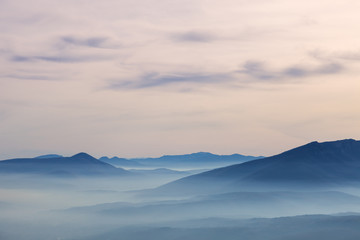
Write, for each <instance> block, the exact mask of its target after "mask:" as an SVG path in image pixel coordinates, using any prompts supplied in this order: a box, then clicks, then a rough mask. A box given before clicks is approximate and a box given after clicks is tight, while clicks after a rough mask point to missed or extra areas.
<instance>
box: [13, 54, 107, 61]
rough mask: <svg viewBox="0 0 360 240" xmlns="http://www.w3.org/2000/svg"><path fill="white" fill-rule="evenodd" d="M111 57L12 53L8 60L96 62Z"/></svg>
mask: <svg viewBox="0 0 360 240" xmlns="http://www.w3.org/2000/svg"><path fill="white" fill-rule="evenodd" d="M111 59H113V57H110V56H105V55H75V54H73V55H70V54H68V55H37V56H24V55H13V56H11V57H10V60H11V61H13V62H34V61H45V62H56V63H77V62H97V61H107V60H111Z"/></svg>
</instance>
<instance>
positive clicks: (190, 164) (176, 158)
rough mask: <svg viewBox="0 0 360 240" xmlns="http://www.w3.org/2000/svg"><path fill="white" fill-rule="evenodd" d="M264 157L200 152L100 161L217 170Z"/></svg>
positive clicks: (139, 165)
mask: <svg viewBox="0 0 360 240" xmlns="http://www.w3.org/2000/svg"><path fill="white" fill-rule="evenodd" d="M259 158H262V157H254V156H244V155H241V154H232V155H217V154H212V153H208V152H198V153H192V154H184V155H165V156H162V157H159V158H130V159H125V158H118V157H113V158H108V157H101V158H100V159H99V160H101V161H103V162H106V163H109V164H112V165H114V166H119V167H134V168H135V167H142V168H147V167H148V168H154V167H165V168H188V169H190V168H207V169H211V168H216V167H223V166H227V165H232V164H237V163H243V162H246V161H250V160H254V159H259Z"/></svg>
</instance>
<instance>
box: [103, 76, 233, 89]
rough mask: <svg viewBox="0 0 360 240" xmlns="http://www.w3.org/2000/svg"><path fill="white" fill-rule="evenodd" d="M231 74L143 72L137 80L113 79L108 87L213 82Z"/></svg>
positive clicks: (148, 86) (145, 86)
mask: <svg viewBox="0 0 360 240" xmlns="http://www.w3.org/2000/svg"><path fill="white" fill-rule="evenodd" d="M231 78H232V76H231V74H222V73H220V74H205V73H183V74H159V73H148V74H144V75H143V76H141V77H140V79H138V80H134V81H115V82H114V81H113V82H112V83H110V85H109V86H108V88H109V89H122V88H130V89H142V88H152V87H160V86H165V85H173V84H180V83H190V84H210V83H211V84H214V83H220V82H226V81H229V80H230V79H231Z"/></svg>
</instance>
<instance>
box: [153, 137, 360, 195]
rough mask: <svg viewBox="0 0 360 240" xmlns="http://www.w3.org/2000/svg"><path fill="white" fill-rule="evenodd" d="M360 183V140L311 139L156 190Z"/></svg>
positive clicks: (231, 188)
mask: <svg viewBox="0 0 360 240" xmlns="http://www.w3.org/2000/svg"><path fill="white" fill-rule="evenodd" d="M354 183H360V141H355V140H353V139H347V140H340V141H334V142H324V143H319V142H311V143H309V144H306V145H304V146H301V147H298V148H295V149H292V150H289V151H286V152H284V153H281V154H279V155H275V156H272V157H267V158H262V159H259V160H253V161H249V162H245V163H242V164H236V165H232V166H228V167H224V168H218V169H215V170H211V171H208V172H204V173H200V174H197V175H193V176H189V177H186V178H182V179H180V180H177V181H175V182H172V183H169V184H166V185H164V186H162V187H160V188H158V189H157V192H167V193H184V192H193V193H194V192H197V193H201V192H207V191H208V192H212V191H217V190H218V191H224V192H226V191H228V190H231V191H234V190H244V189H249V188H253V187H255V186H256V187H260V188H264V189H266V188H269V189H271V188H277V187H280V186H281V187H285V188H286V187H290V188H292V187H295V186H296V187H306V188H309V187H321V186H341V185H344V184H346V185H349V184H354Z"/></svg>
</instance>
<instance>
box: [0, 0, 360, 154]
mask: <svg viewBox="0 0 360 240" xmlns="http://www.w3.org/2000/svg"><path fill="white" fill-rule="evenodd" d="M359 9H360V2H359V1H357V0H326V1H325V0H318V1H293V0H251V1H250V0H223V1H215V0H191V1H190V0H172V1H169V0H141V1H140V0H131V1H130V0H103V1H95V0H86V1H85V0H71V1H70V0H62V1H55V0H32V1H24V0H0V69H1V70H0V143H1V145H0V158H1V159H6V158H13V157H33V156H37V155H42V154H48V153H57V154H62V155H66V156H69V155H73V154H75V153H78V152H88V153H90V154H92V155H94V156H96V157H101V156H104V155H107V156H120V157H145V156H161V155H164V154H184V153H192V152H199V151H208V152H212V153H217V154H232V153H240V154H245V155H263V156H270V155H273V154H277V153H279V152H282V151H285V150H287V149H290V148H293V147H296V146H299V145H303V144H306V143H308V142H311V141H320V142H321V141H330V140H338V139H345V138H354V139H359V138H360V137H359V136H360V127H359V126H360V77H359V74H360V41H359V40H360V31H359V26H360V15H359V14H358V13H359Z"/></svg>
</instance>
